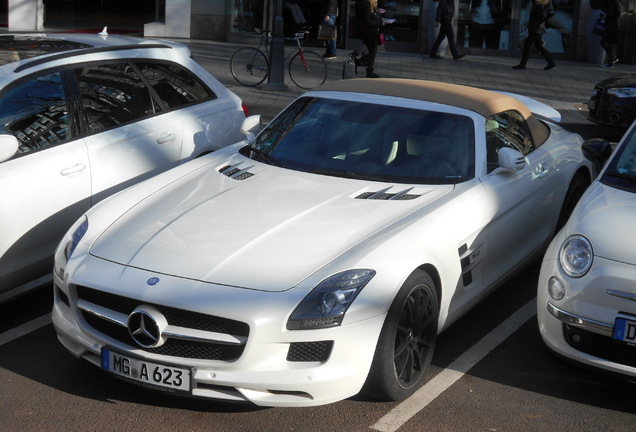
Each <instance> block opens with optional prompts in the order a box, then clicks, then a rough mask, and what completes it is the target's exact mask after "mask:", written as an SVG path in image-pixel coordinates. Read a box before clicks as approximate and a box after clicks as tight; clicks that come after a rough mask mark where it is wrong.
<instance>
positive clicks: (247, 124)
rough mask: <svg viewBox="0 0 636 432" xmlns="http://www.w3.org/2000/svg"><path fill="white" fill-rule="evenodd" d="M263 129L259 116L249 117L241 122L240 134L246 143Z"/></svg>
mask: <svg viewBox="0 0 636 432" xmlns="http://www.w3.org/2000/svg"><path fill="white" fill-rule="evenodd" d="M261 129H263V120H262V118H261V116H260V115H251V116H249V117H247V118H246V119H245V120H243V125H242V126H241V132H243V133H244V134H245V135H246V137H247V140H248V141H251V140H253V139H254V137H255V136H256V135H257V134H258V133H259V132H260V131H261Z"/></svg>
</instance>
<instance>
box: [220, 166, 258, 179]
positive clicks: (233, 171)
mask: <svg viewBox="0 0 636 432" xmlns="http://www.w3.org/2000/svg"><path fill="white" fill-rule="evenodd" d="M241 164H242V162H241V163H238V164H236V165H225V166H224V167H223V168H221V169H220V170H219V172H220V173H221V174H223V175H225V176H227V177H229V178H231V179H234V180H246V179H248V178H250V177H252V176H253V175H254V174H252V173H251V172H249V171H248V170H249V169H250V168H253V167H254V165H252V166H248V167H247V168H243V169H240V168H239V166H240V165H241Z"/></svg>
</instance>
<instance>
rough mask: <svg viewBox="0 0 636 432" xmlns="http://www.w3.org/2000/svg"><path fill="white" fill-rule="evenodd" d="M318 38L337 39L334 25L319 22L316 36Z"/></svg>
mask: <svg viewBox="0 0 636 432" xmlns="http://www.w3.org/2000/svg"><path fill="white" fill-rule="evenodd" d="M316 37H317V38H318V39H319V40H336V39H338V31H337V29H336V26H335V25H328V24H320V25H319V26H318V35H317V36H316Z"/></svg>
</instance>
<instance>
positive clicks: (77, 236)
mask: <svg viewBox="0 0 636 432" xmlns="http://www.w3.org/2000/svg"><path fill="white" fill-rule="evenodd" d="M87 230H88V218H86V216H84V221H83V222H82V223H81V224H80V225H79V226H78V227H77V228H76V229H75V231H74V232H73V234H72V235H71V238H70V239H69V241H68V243H66V246H65V247H64V258H66V260H67V261H68V260H69V258H70V257H71V255H73V252H74V251H75V248H76V247H77V244H78V243H79V242H80V240H81V239H82V237H84V234H86V231H87Z"/></svg>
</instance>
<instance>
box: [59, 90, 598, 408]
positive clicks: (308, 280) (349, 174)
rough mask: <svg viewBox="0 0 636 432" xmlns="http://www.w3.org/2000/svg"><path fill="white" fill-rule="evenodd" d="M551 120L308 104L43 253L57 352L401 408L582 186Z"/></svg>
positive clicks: (210, 386) (188, 378)
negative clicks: (50, 279)
mask: <svg viewBox="0 0 636 432" xmlns="http://www.w3.org/2000/svg"><path fill="white" fill-rule="evenodd" d="M521 100H523V102H521ZM555 114H558V113H557V112H556V111H555V110H552V109H550V108H549V107H547V106H545V105H543V104H540V103H538V102H536V101H532V100H530V99H528V98H516V97H513V96H511V95H509V94H504V93H499V92H491V91H486V90H480V89H474V88H470V87H463V86H457V85H451V84H443V83H437V82H434V83H433V82H426V81H413V80H398V79H376V80H364V79H360V80H355V79H354V80H346V81H340V82H333V83H330V84H327V85H325V86H323V87H321V88H320V89H319V90H317V91H312V92H308V93H305V94H304V95H302V96H300V97H298V98H297V99H296V100H295V101H294V102H293V103H291V104H290V105H289V106H288V107H287V108H285V109H284V110H283V111H282V112H281V113H280V114H278V115H277V116H276V117H275V118H274V119H273V120H272V122H271V123H269V124H268V125H267V126H266V127H265V128H263V130H262V131H261V132H260V133H258V135H257V136H256V137H255V138H254V139H252V140H250V141H243V142H240V143H237V144H235V145H233V146H230V147H227V148H226V149H221V150H219V151H217V152H215V153H212V154H209V155H207V156H204V157H201V158H199V159H196V160H194V161H191V162H188V163H187V164H184V165H183V166H179V167H177V168H174V169H172V170H170V171H169V172H167V173H164V174H161V175H159V176H157V177H155V178H152V179H150V180H147V181H145V182H143V183H141V184H139V185H137V186H134V187H132V188H130V189H127V190H126V191H124V192H121V193H119V194H117V195H115V196H114V197H111V198H109V199H107V200H105V201H103V202H102V203H100V204H98V205H97V206H96V207H94V208H92V209H91V210H90V211H89V212H87V213H86V214H85V215H84V216H83V217H82V218H81V219H79V220H78V221H77V223H76V224H75V225H74V226H73V227H72V228H71V230H70V231H69V232H68V234H67V235H66V237H65V238H64V239H63V240H62V242H61V244H60V246H59V247H58V249H57V252H56V260H55V268H54V279H55V288H54V291H55V303H54V309H53V322H54V325H55V329H56V331H57V334H58V336H59V339H60V341H61V342H62V344H63V345H64V346H65V347H66V348H67V349H68V350H69V351H70V352H71V353H73V354H74V355H75V356H77V357H81V358H84V359H86V360H88V361H89V362H91V363H93V364H95V365H96V366H99V367H100V368H102V369H103V370H104V371H106V372H108V373H110V374H112V375H115V376H117V377H119V378H122V379H124V380H126V381H130V382H133V383H136V384H140V385H143V386H145V387H149V388H154V389H158V390H163V391H166V392H175V393H176V392H179V393H182V394H185V395H190V396H196V397H204V398H211V399H222V400H229V401H249V402H252V403H254V404H256V405H265V406H309V405H320V404H326V403H331V402H334V401H338V400H341V399H343V398H347V397H349V396H352V395H355V394H358V393H359V392H361V391H363V392H364V394H366V395H369V396H370V397H373V398H380V399H384V400H400V399H403V398H405V397H407V396H409V395H410V394H412V393H413V392H414V390H415V389H416V388H417V386H418V384H420V383H421V382H422V381H423V380H422V377H423V375H424V373H425V370H426V368H427V366H428V365H429V363H430V361H431V357H432V355H433V350H434V347H435V342H436V339H437V335H438V334H439V333H440V332H441V331H443V330H444V329H446V328H447V327H448V326H449V325H450V324H451V323H453V322H454V321H456V320H457V319H458V318H459V317H461V316H462V314H464V313H465V312H466V311H468V310H469V309H470V308H471V307H472V306H474V305H475V304H477V303H478V302H479V301H481V300H482V299H483V298H484V297H485V296H486V295H487V294H489V293H490V292H491V291H492V289H494V288H495V287H496V286H497V285H500V284H501V283H502V281H504V280H505V279H506V278H508V277H510V276H511V275H512V274H513V273H514V272H515V271H517V270H519V269H520V268H522V267H523V266H524V264H526V263H528V262H529V261H531V260H532V259H534V258H537V257H539V256H541V254H542V253H543V252H544V251H545V247H547V245H548V244H549V242H550V240H551V239H552V238H553V236H554V233H555V231H556V230H557V227H558V226H559V225H560V224H563V223H564V221H565V220H566V219H567V217H568V215H569V213H570V212H571V210H572V209H573V207H574V205H575V204H576V201H577V200H578V198H579V197H580V196H581V195H582V193H583V192H584V191H585V189H586V188H587V187H588V185H589V184H590V182H591V179H592V178H593V172H592V164H591V162H590V161H589V160H588V159H586V158H585V157H584V154H583V150H582V139H581V137H580V136H578V135H576V134H572V133H569V132H567V131H565V130H563V129H562V128H560V127H559V126H557V125H556V124H555V123H553V122H551V121H549V120H546V119H544V117H551V116H553V115H555Z"/></svg>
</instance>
